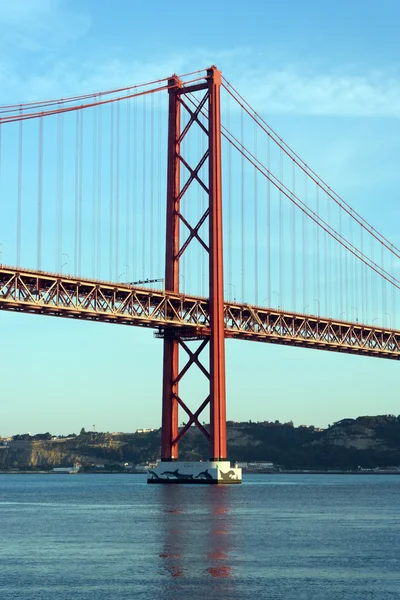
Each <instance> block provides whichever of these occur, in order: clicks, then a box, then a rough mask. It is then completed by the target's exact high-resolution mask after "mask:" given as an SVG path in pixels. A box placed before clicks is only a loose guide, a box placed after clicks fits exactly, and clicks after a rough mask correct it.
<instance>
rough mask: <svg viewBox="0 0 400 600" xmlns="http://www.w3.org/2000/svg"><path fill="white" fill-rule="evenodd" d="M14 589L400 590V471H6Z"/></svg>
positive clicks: (1, 517)
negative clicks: (203, 480) (208, 476)
mask: <svg viewBox="0 0 400 600" xmlns="http://www.w3.org/2000/svg"><path fill="white" fill-rule="evenodd" d="M0 598H1V600H25V599H26V600H28V599H29V600H39V599H40V600H50V599H51V600H75V599H76V600H92V599H93V600H103V599H104V600H105V599H107V600H125V599H126V600H128V599H146V600H147V599H149V600H150V599H161V600H163V599H165V600H167V599H168V600H169V599H171V600H172V599H174V600H177V599H178V600H180V599H185V600H186V599H189V600H195V599H197V598H202V599H205V600H214V599H224V600H235V599H238V600H239V599H240V600H243V599H247V598H249V599H250V598H251V599H252V600H255V599H258V598H260V599H262V600H263V599H268V600H270V599H271V600H273V599H282V600H302V599H304V600H310V599H318V600H338V599H339V600H347V599H352V600H355V599H360V600H361V599H362V600H368V599H371V598H374V599H375V598H376V599H377V600H378V599H379V600H389V599H396V600H399V599H400V476H385V475H382V476H373V475H358V476H351V475H310V476H308V475H248V476H245V482H244V483H243V484H242V485H241V486H226V487H223V486H190V485H181V486H180V485H170V486H168V485H166V486H162V485H159V486H158V485H152V486H150V485H147V484H146V482H145V478H144V476H142V475H82V474H79V475H1V476H0Z"/></svg>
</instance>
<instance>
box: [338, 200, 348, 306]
mask: <svg viewBox="0 0 400 600" xmlns="http://www.w3.org/2000/svg"><path fill="white" fill-rule="evenodd" d="M338 211H339V235H340V237H341V236H342V235H343V227H342V216H343V213H342V209H341V207H340V206H339V207H338ZM338 289H339V314H340V315H341V314H342V313H343V312H345V311H343V300H344V299H343V246H342V245H340V246H339V285H338ZM346 309H347V307H346ZM346 317H348V315H346Z"/></svg>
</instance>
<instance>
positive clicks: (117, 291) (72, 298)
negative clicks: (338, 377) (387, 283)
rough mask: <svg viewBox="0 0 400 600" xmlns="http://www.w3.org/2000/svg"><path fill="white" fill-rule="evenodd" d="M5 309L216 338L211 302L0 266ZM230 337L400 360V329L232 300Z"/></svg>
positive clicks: (228, 309)
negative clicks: (211, 324) (211, 325)
mask: <svg viewBox="0 0 400 600" xmlns="http://www.w3.org/2000/svg"><path fill="white" fill-rule="evenodd" d="M0 310H8V311H12V312H23V313H28V314H37V315H49V316H54V317H65V318H71V319H85V320H87V321H101V322H105V323H118V324H121V325H134V326H138V327H150V328H153V329H156V330H157V334H156V335H157V336H160V337H163V336H168V335H172V336H176V335H179V336H182V337H183V338H185V339H191V338H193V339H201V338H206V337H208V335H209V331H210V330H209V313H208V300H207V298H201V297H195V296H189V295H186V294H181V293H180V294H175V293H171V292H164V291H162V290H153V289H144V288H143V287H137V286H131V285H129V284H123V283H118V284H117V283H110V282H104V281H97V280H92V279H85V278H76V277H73V276H69V275H61V274H54V273H47V272H43V271H33V270H29V269H22V268H16V267H8V266H4V265H0ZM225 332H226V337H227V338H239V339H243V340H252V341H258V342H267V343H272V344H285V345H290V346H302V347H305V348H317V349H319V350H330V351H334V352H345V353H347V354H360V355H368V356H376V357H379V358H391V359H395V360H399V359H400V331H396V330H392V329H387V328H382V327H376V326H371V325H364V324H361V323H351V322H346V321H340V320H336V319H329V318H327V317H319V316H316V315H307V314H298V313H293V312H290V311H284V310H276V309H272V308H265V307H260V306H250V305H248V304H240V303H237V302H228V301H226V302H225Z"/></svg>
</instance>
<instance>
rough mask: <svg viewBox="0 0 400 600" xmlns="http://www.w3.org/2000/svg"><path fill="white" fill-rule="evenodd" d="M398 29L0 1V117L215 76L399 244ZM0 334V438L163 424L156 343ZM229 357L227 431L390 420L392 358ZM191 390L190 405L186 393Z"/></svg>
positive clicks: (320, 13) (73, 332) (377, 8)
mask: <svg viewBox="0 0 400 600" xmlns="http://www.w3.org/2000/svg"><path fill="white" fill-rule="evenodd" d="M399 17H400V5H399V3H398V2H397V0H383V1H380V2H379V3H378V2H376V1H370V0H363V1H361V0H354V1H353V2H348V1H343V0H335V1H334V2H333V1H326V2H320V1H313V0H304V1H303V2H297V1H290V0H286V1H285V0H282V1H281V2H279V3H278V2H270V1H267V0H260V1H251V0H249V1H248V2H246V3H242V2H238V1H235V0H230V1H225V0H220V1H219V2H215V1H214V2H208V1H205V2H203V3H201V5H199V4H198V3H191V4H190V3H187V2H183V1H181V0H176V1H175V2H174V3H168V2H165V1H163V0H153V1H152V2H151V3H144V2H139V1H135V0H130V1H128V0H119V2H115V3H111V2H98V1H94V0H93V1H92V0H83V1H81V2H74V1H72V0H14V2H12V3H10V2H8V1H7V0H0V104H7V103H9V102H28V101H31V100H40V99H47V98H57V97H65V96H68V95H73V94H81V93H86V92H95V91H99V90H104V89H110V88H113V87H114V86H115V87H119V86H126V85H132V84H135V83H140V82H142V81H149V80H151V79H153V78H158V77H165V76H168V75H170V74H172V73H184V72H189V71H191V70H197V69H200V68H204V67H207V66H209V65H211V64H216V65H217V66H218V68H220V69H221V70H222V71H223V73H224V75H225V77H226V78H227V79H228V80H229V81H230V82H232V83H233V84H234V86H235V87H236V89H238V90H239V91H240V92H241V93H242V94H243V95H244V96H245V97H246V99H247V100H248V101H249V102H250V103H251V104H252V106H253V107H254V108H255V109H256V110H257V112H259V113H260V114H261V115H262V116H263V117H264V118H265V119H266V120H267V122H268V123H269V124H270V125H271V126H272V127H273V128H274V129H275V130H276V131H277V132H278V133H279V134H280V135H281V136H282V137H283V138H284V139H285V140H286V142H288V143H289V144H290V145H291V146H292V147H293V148H294V149H295V150H296V152H297V153H298V154H299V155H300V156H301V157H302V158H303V159H304V160H306V162H307V163H308V164H310V165H311V166H312V167H313V168H314V170H316V172H317V173H319V174H320V175H321V176H322V177H323V178H324V179H325V180H326V181H327V182H328V183H329V184H330V185H331V186H332V187H333V188H334V189H335V190H336V191H337V192H339V193H340V194H341V195H342V196H343V197H344V198H345V200H346V201H347V202H348V203H349V204H351V205H352V206H353V207H354V208H355V209H356V210H357V211H359V212H360V213H361V214H362V215H363V216H364V217H365V218H366V219H367V220H368V221H370V222H371V223H372V224H373V225H374V226H375V227H376V229H378V230H379V231H380V232H381V233H382V234H384V235H385V236H386V237H388V238H389V239H390V240H392V241H393V242H394V243H397V244H398V243H399V242H400V232H399V230H398V223H399V216H400V215H399V208H398V207H399V199H400V198H399V195H400V192H399V189H400V185H399V184H400V174H399V156H400V136H399V125H400V64H399V58H400V56H399V54H400V52H399V44H398V22H399ZM0 331H1V333H2V339H3V343H2V344H1V347H0V365H1V370H2V378H1V379H2V396H3V398H4V401H3V407H2V414H1V419H0V435H12V434H15V433H22V432H26V431H30V432H32V433H36V432H44V431H51V432H53V433H55V434H57V433H63V434H66V433H69V432H72V431H74V432H79V430H80V429H81V427H85V428H86V429H90V428H92V427H93V426H95V427H96V430H98V431H135V430H136V429H137V428H143V427H159V426H160V423H161V364H162V343H161V342H160V341H159V340H156V339H153V336H152V332H151V331H150V330H146V331H143V330H141V329H139V328H137V329H136V328H129V327H112V326H111V325H106V324H92V323H84V322H80V323H77V322H72V321H68V320H64V319H56V318H46V317H36V316H30V315H13V314H7V313H5V312H2V313H0ZM226 352H227V382H228V383H227V403H228V405H227V417H228V419H232V420H249V419H251V420H252V421H264V420H268V421H274V420H276V419H279V420H280V421H288V420H293V421H294V423H295V425H299V424H314V425H316V426H321V427H326V426H327V425H328V424H331V423H333V422H334V421H337V420H339V419H342V418H345V417H357V416H358V415H362V414H399V413H400V410H399V403H398V398H397V394H396V390H397V389H398V382H399V374H400V372H399V366H398V365H397V364H396V362H395V361H385V360H380V359H374V358H364V357H357V356H346V355H335V354H333V353H328V352H321V351H315V350H304V349H298V348H289V347H278V346H270V345H268V344H255V343H248V342H243V341H232V340H228V341H227V343H226ZM187 393H188V394H190V395H191V397H192V398H193V401H194V403H196V400H197V398H199V399H200V401H201V396H200V390H199V389H197V384H196V381H194V383H193V384H192V388H191V389H188V391H187ZM184 418H185V417H184V415H182V420H184ZM204 420H207V418H206V417H204ZM266 458H267V457H266Z"/></svg>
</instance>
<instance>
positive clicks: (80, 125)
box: [77, 111, 85, 275]
mask: <svg viewBox="0 0 400 600" xmlns="http://www.w3.org/2000/svg"><path fill="white" fill-rule="evenodd" d="M84 114H85V111H82V114H81V118H80V123H79V214H78V273H77V274H78V275H81V273H82V200H83V197H82V179H83V117H84Z"/></svg>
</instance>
